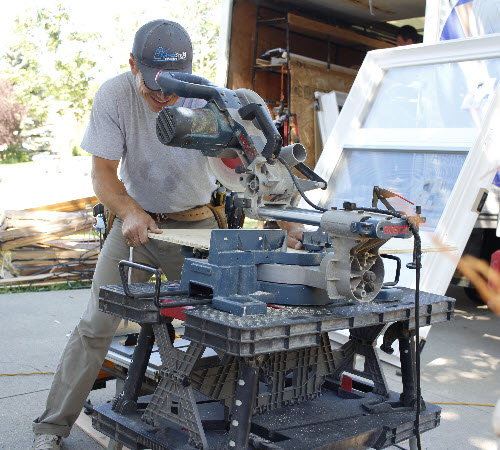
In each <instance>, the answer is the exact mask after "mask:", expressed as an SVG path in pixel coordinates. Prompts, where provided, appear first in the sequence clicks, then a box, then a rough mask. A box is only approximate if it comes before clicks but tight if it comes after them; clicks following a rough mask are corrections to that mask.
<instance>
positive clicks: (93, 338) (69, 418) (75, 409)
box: [33, 217, 218, 437]
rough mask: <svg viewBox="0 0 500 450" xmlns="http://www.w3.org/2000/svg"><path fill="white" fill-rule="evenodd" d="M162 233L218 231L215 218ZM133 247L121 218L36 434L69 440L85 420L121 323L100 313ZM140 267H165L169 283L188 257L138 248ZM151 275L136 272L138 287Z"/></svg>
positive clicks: (153, 246)
mask: <svg viewBox="0 0 500 450" xmlns="http://www.w3.org/2000/svg"><path fill="white" fill-rule="evenodd" d="M158 226H159V227H160V228H162V229H195V228H196V229H199V228H205V229H207V228H208V229H215V228H218V226H217V221H216V220H215V218H213V217H212V218H209V219H205V220H201V221H199V222H178V221H176V222H170V223H167V224H158ZM129 252H130V248H129V247H128V246H127V245H126V244H125V238H124V237H123V235H122V221H121V219H119V218H118V217H117V218H116V220H115V222H114V224H113V228H112V229H111V232H110V234H109V236H108V238H107V239H106V242H105V244H104V246H103V249H102V251H101V253H100V255H99V259H98V261H97V265H96V270H95V273H94V280H93V282H92V289H91V294H90V300H89V303H88V305H87V309H86V311H85V312H84V313H83V316H82V318H81V319H80V323H79V324H78V325H77V326H76V328H75V329H74V331H73V333H72V334H71V336H70V338H69V341H68V343H67V344H66V347H65V349H64V351H63V354H62V356H61V360H60V362H59V365H58V366H57V370H56V373H55V375H54V379H53V380H52V386H51V388H50V392H49V395H48V398H47V404H46V407H45V411H44V412H43V414H42V415H41V416H40V417H38V418H37V419H35V421H34V422H33V431H34V432H35V433H41V434H55V435H57V436H62V437H68V436H69V433H70V431H71V427H72V426H73V424H74V423H75V421H76V419H77V418H78V416H79V415H80V412H81V410H82V407H83V404H84V403H85V401H86V399H87V397H88V395H89V393H90V390H91V389H92V386H93V384H94V381H95V380H96V377H97V375H98V373H99V370H100V369H101V366H102V363H103V361H104V358H105V357H106V354H107V352H108V349H109V346H110V344H111V340H112V339H113V337H114V333H115V330H116V328H117V327H118V324H119V323H120V318H118V317H115V316H112V315H111V314H107V313H103V312H101V311H99V289H100V287H101V286H105V285H112V284H121V280H120V275H119V272H118V263H119V262H120V261H121V260H123V259H127V260H128V259H129ZM133 260H134V262H138V263H142V264H149V265H151V266H154V267H161V268H162V270H163V272H164V273H165V275H166V277H167V278H168V279H169V280H179V279H180V275H181V268H182V264H183V260H184V259H183V257H182V255H181V254H180V246H178V245H175V244H171V243H168V242H164V241H160V240H151V241H149V242H148V243H147V244H146V245H143V246H140V247H136V248H134V252H133ZM150 277H151V274H147V273H146V272H142V271H139V270H133V271H132V278H131V279H132V282H133V283H141V282H146V281H147V280H148V279H149V278H150Z"/></svg>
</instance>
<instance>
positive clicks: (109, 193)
mask: <svg viewBox="0 0 500 450" xmlns="http://www.w3.org/2000/svg"><path fill="white" fill-rule="evenodd" d="M118 164H119V161H113V160H109V159H104V158H99V157H98V156H92V186H93V187H94V192H95V194H96V195H97V198H99V200H100V201H101V202H102V203H103V204H104V205H105V206H106V207H107V208H109V209H110V210H111V211H113V212H114V213H116V215H117V216H119V217H120V218H121V219H122V220H123V227H122V233H123V236H124V237H125V239H126V241H127V244H129V245H131V247H137V246H139V245H143V244H145V243H146V242H148V241H149V238H148V230H150V231H152V232H153V233H161V230H160V229H159V228H158V227H157V225H156V223H155V221H154V220H153V219H152V218H151V216H149V214H146V213H145V212H144V210H143V209H142V208H141V206H140V205H139V203H137V202H136V201H135V200H134V199H133V198H132V197H130V195H128V193H127V190H126V189H125V186H124V185H123V183H122V182H121V181H120V180H119V179H118V175H117V170H118Z"/></svg>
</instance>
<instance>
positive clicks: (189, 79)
mask: <svg viewBox="0 0 500 450" xmlns="http://www.w3.org/2000/svg"><path fill="white" fill-rule="evenodd" d="M156 84H157V85H158V86H160V88H161V91H162V92H163V93H164V94H172V93H174V94H177V95H178V96H180V97H185V98H202V99H203V100H207V101H209V100H213V99H214V98H216V97H217V95H218V91H217V85H215V84H214V83H212V82H211V81H209V80H207V79H206V78H203V77H200V76H198V75H193V74H191V73H182V72H166V71H165V72H164V71H162V70H160V71H159V72H158V74H157V75H156Z"/></svg>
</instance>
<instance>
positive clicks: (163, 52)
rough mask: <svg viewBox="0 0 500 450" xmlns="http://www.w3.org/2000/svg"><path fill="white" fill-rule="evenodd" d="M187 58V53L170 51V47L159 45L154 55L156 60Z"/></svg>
mask: <svg viewBox="0 0 500 450" xmlns="http://www.w3.org/2000/svg"><path fill="white" fill-rule="evenodd" d="M186 58H187V53H186V52H182V53H177V52H174V53H170V49H169V48H163V47H158V48H157V49H156V52H155V54H154V56H153V60H154V61H182V60H184V59H186Z"/></svg>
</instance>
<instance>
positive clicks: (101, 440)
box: [75, 412, 129, 450]
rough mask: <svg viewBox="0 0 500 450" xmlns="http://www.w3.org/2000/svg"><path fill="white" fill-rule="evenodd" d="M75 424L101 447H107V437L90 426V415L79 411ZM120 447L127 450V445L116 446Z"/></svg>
mask: <svg viewBox="0 0 500 450" xmlns="http://www.w3.org/2000/svg"><path fill="white" fill-rule="evenodd" d="M75 425H76V426H77V427H78V428H80V430H82V431H83V432H84V433H85V434H86V435H87V436H89V437H91V438H92V439H93V440H94V441H96V442H97V443H98V444H99V445H101V446H102V447H103V448H108V445H109V437H108V436H105V435H104V434H102V433H101V432H100V431H97V430H96V429H95V428H94V427H92V418H91V416H87V414H85V413H84V412H81V413H80V415H79V416H78V419H76V422H75ZM116 448H122V449H123V450H129V448H128V447H124V446H122V447H118V446H117V447H116Z"/></svg>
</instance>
